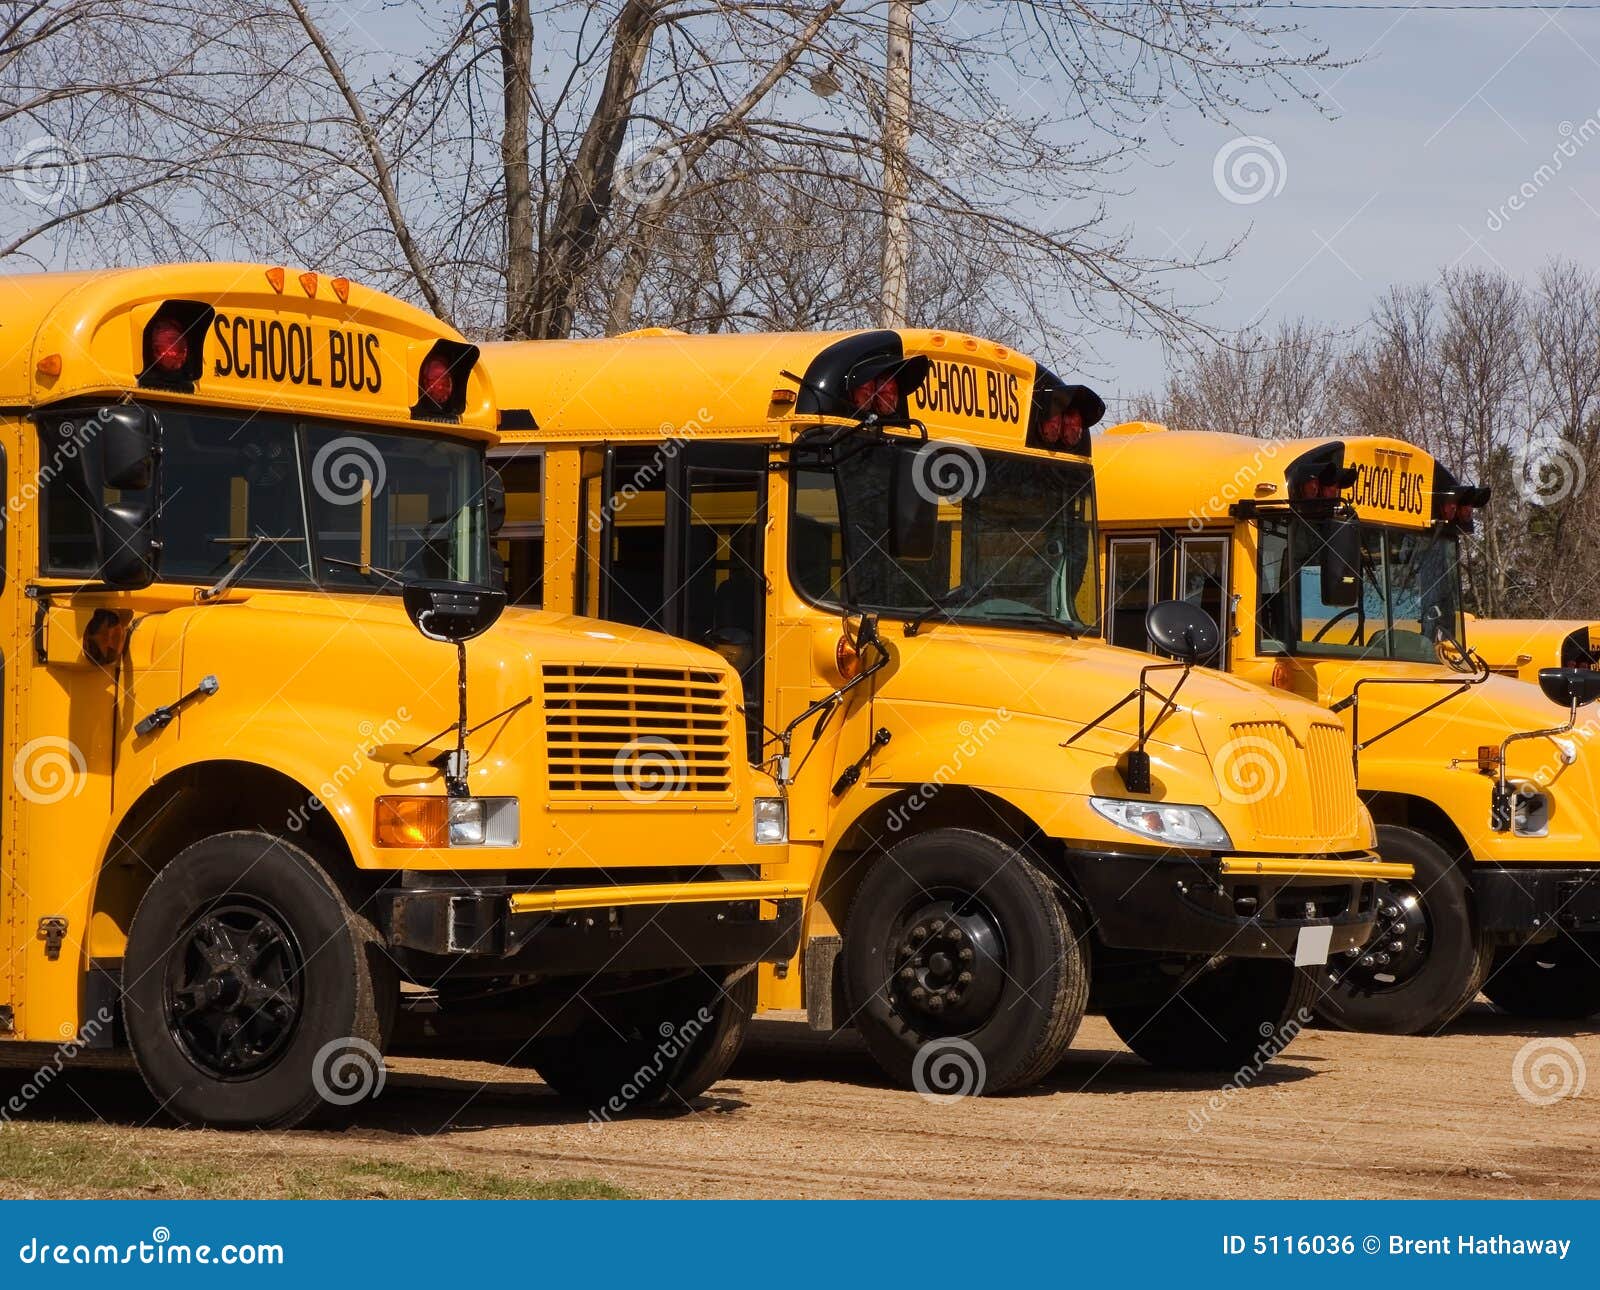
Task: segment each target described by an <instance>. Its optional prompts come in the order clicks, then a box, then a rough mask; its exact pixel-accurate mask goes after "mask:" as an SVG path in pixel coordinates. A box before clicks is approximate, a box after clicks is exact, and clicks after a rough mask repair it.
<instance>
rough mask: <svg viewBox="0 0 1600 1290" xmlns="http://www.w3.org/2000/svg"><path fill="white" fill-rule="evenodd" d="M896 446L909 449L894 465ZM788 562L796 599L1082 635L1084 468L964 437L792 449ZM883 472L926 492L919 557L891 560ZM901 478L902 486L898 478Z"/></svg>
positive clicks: (1086, 574)
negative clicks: (929, 544) (928, 509)
mask: <svg viewBox="0 0 1600 1290" xmlns="http://www.w3.org/2000/svg"><path fill="white" fill-rule="evenodd" d="M901 454H921V456H920V457H919V459H918V460H917V461H915V462H910V463H903V464H904V465H908V466H910V467H911V469H909V470H905V469H902V470H900V471H898V472H897V469H896V467H897V460H898V459H899V458H900V457H901ZM794 467H795V473H794V476H793V480H794V485H793V487H794V521H795V522H794V537H793V550H792V556H791V564H790V568H791V571H792V575H793V577H794V581H795V586H796V588H797V589H798V590H799V591H800V593H801V594H802V595H804V596H806V597H807V598H808V599H810V600H812V601H815V602H818V603H821V604H826V605H830V606H840V607H848V608H850V609H856V610H872V611H875V612H878V613H881V614H885V615H888V616H890V617H895V618H904V619H908V620H916V619H921V618H924V617H927V618H929V619H944V620H953V621H960V622H972V623H982V624H987V625H1000V626H1015V627H1032V628H1043V629H1045V630H1059V631H1067V632H1071V633H1074V634H1076V633H1080V632H1086V631H1092V630H1093V629H1094V625H1095V623H1096V620H1097V593H1098V587H1097V585H1096V563H1095V552H1096V547H1095V531H1094V486H1093V475H1092V473H1091V471H1090V468H1089V467H1088V466H1086V465H1083V464H1080V463H1072V462H1059V461H1052V460H1049V459H1047V458H1038V457H1025V456H1021V455H1018V454H1012V453H1000V452H988V451H983V450H980V449H977V448H974V447H971V446H970V445H966V444H959V445H958V444H940V443H931V444H923V443H921V442H919V441H918V440H915V439H898V438H884V439H866V438H865V437H856V436H851V437H849V438H847V439H845V440H843V441H841V442H840V443H838V444H837V445H836V446H835V447H834V448H833V449H832V450H831V452H830V451H829V450H825V449H820V448H818V447H817V446H816V441H815V440H812V441H809V442H808V441H806V440H802V441H801V443H800V444H798V445H797V446H796V449H795V453H794ZM897 473H898V474H899V475H900V476H901V478H902V480H904V479H906V478H910V479H913V480H915V481H917V486H918V489H919V491H921V490H922V489H923V488H926V490H927V492H926V494H925V497H926V499H927V500H935V499H937V515H938V526H937V532H936V538H935V541H934V544H933V552H932V557H931V558H930V559H911V558H907V557H904V556H895V555H893V554H891V552H890V547H891V543H890V541H889V532H890V528H891V523H892V515H893V508H894V505H895V499H894V487H895V478H896V475H897ZM902 486H905V485H904V484H902Z"/></svg>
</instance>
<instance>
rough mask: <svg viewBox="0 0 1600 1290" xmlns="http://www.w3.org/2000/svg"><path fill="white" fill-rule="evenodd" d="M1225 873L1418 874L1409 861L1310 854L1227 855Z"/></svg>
mask: <svg viewBox="0 0 1600 1290" xmlns="http://www.w3.org/2000/svg"><path fill="white" fill-rule="evenodd" d="M1221 867H1222V872H1223V873H1225V874H1260V875H1261V876H1263V877H1273V878H1359V879H1363V880H1367V879H1374V878H1376V879H1380V880H1383V881H1385V882H1387V881H1389V880H1391V879H1392V880H1394V881H1397V882H1404V881H1406V880H1407V879H1409V878H1413V877H1415V876H1416V870H1415V869H1413V868H1412V867H1411V866H1410V865H1408V864H1400V863H1397V862H1393V861H1388V860H1320V859H1315V858H1312V857H1309V856H1226V857H1224V858H1223V860H1222V866H1221Z"/></svg>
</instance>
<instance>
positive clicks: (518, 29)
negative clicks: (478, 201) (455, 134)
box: [495, 0, 536, 340]
mask: <svg viewBox="0 0 1600 1290" xmlns="http://www.w3.org/2000/svg"><path fill="white" fill-rule="evenodd" d="M495 13H496V16H497V17H498V19H499V23H500V63H501V67H502V68H503V69H504V71H503V77H502V83H503V85H504V99H505V129H504V131H503V132H502V133H501V136H500V166H501V169H502V171H503V172H504V174H505V185H506V322H505V335H506V339H507V340H523V339H526V338H527V337H528V335H529V334H530V333H529V331H528V320H529V318H530V317H531V316H532V314H533V309H534V296H533V283H534V278H535V276H536V275H535V255H536V250H535V246H534V228H533V188H532V185H531V184H530V182H529V177H528V111H529V104H530V102H531V84H532V62H533V14H532V12H531V11H530V9H529V5H528V0H495Z"/></svg>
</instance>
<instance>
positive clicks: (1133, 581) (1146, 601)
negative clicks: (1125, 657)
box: [1106, 538, 1156, 653]
mask: <svg viewBox="0 0 1600 1290" xmlns="http://www.w3.org/2000/svg"><path fill="white" fill-rule="evenodd" d="M1110 547H1111V554H1110V559H1109V560H1108V561H1107V563H1108V564H1110V566H1111V568H1110V569H1109V570H1108V571H1107V573H1106V586H1107V587H1109V588H1110V591H1111V604H1110V607H1109V612H1108V613H1107V615H1106V617H1107V619H1108V620H1109V621H1108V622H1107V623H1106V631H1107V633H1108V637H1109V639H1110V641H1111V643H1112V644H1113V645H1120V646H1122V648H1123V649H1136V650H1138V651H1140V652H1141V653H1145V652H1147V651H1148V650H1149V649H1150V638H1149V636H1148V635H1147V634H1146V632H1145V628H1144V619H1145V615H1146V614H1147V613H1149V612H1150V606H1151V605H1153V604H1155V602H1156V598H1155V597H1156V540H1155V539H1154V538H1112V539H1111V543H1110Z"/></svg>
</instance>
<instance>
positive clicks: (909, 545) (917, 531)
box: [889, 446, 939, 564]
mask: <svg viewBox="0 0 1600 1290" xmlns="http://www.w3.org/2000/svg"><path fill="white" fill-rule="evenodd" d="M938 539H939V503H938V502H937V501H936V500H935V499H934V498H933V497H932V496H930V495H929V491H928V485H927V471H926V468H925V465H924V463H923V462H922V460H921V456H920V453H919V452H918V451H917V450H916V449H914V448H911V447H909V446H907V447H903V448H900V449H898V450H896V452H895V454H894V471H893V473H892V474H891V475H890V477H889V554H890V556H892V557H893V558H894V559H896V560H904V561H906V562H908V563H911V564H926V563H927V562H928V561H929V560H932V559H933V557H934V553H935V551H936V549H937V547H938Z"/></svg>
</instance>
